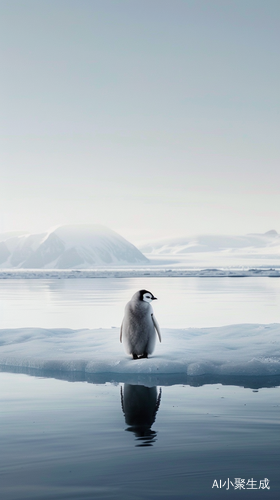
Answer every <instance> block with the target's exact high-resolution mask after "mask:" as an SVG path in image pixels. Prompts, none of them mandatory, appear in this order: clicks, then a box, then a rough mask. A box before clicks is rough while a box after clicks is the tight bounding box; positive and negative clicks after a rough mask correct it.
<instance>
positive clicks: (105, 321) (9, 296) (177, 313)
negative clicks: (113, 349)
mask: <svg viewBox="0 0 280 500" xmlns="http://www.w3.org/2000/svg"><path fill="white" fill-rule="evenodd" d="M141 288H146V289H148V290H150V291H152V293H153V294H154V295H155V296H156V297H158V301H157V302H156V303H154V304H153V308H154V312H155V315H156V317H157V318H158V321H159V323H160V325H161V326H162V327H164V328H188V327H211V326H223V325H228V324H237V323H277V322H279V321H280V313H279V311H280V279H273V278H264V277H262V278H256V277H254V278H145V277H143V278H104V279H98V278H95V279H75V280H74V279H73V280H71V279H63V280H59V279H47V280H36V279H35V280H24V279H23V280H0V313H1V328H23V327H41V328H73V329H79V328H110V327H112V326H115V327H118V326H119V325H120V324H121V321H122V318H123V310H124V306H125V304H126V303H127V302H128V301H129V300H130V298H131V296H132V295H133V293H135V291H137V290H139V289H141Z"/></svg>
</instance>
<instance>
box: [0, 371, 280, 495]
mask: <svg viewBox="0 0 280 500" xmlns="http://www.w3.org/2000/svg"><path fill="white" fill-rule="evenodd" d="M0 384H1V393H0V394H1V401H0V403H1V414H0V419H1V425H0V436H1V437H0V439H1V456H0V481H1V498H2V499H3V500H32V499H36V500H47V499H52V500H62V499H73V500H74V499H75V500H86V499H91V500H92V499H98V500H99V499H100V500H103V499H112V500H113V499H116V500H130V499H131V498H133V499H136V500H160V499H168V500H173V499H174V500H175V499H176V500H178V499H179V500H183V499H186V498H191V499H193V498H194V499H206V498H210V499H214V498H227V497H228V496H229V497H230V498H233V496H234V498H236V496H238V498H239V497H242V498H249V497H250V498H254V499H255V498H260V499H263V498H269V499H275V500H276V498H279V492H280V489H279V486H280V484H279V481H280V478H279V444H280V442H279V441H280V433H279V388H270V389H260V390H252V389H244V388H241V387H235V386H228V387H224V386H222V385H220V384H215V385H204V386H201V387H190V386H188V385H185V386H176V385H175V386H170V387H161V388H160V387H157V388H156V387H154V388H147V387H143V386H132V385H128V384H126V385H124V384H119V385H114V384H105V385H96V384H88V383H82V382H76V383H70V382H65V381H58V380H52V379H44V378H35V377H28V376H26V375H15V374H7V373H1V374H0ZM139 405H140V407H141V408H142V412H141V414H140V416H139ZM235 478H241V479H244V480H246V482H247V481H249V480H251V479H253V480H254V481H255V482H256V483H255V484H256V485H257V487H258V489H256V490H255V491H254V492H253V493H252V491H250V490H249V489H248V488H247V487H246V488H245V489H244V490H242V491H237V490H235V489H234V486H231V484H230V483H229V486H230V487H229V489H228V490H227V485H226V484H225V486H224V487H222V488H221V489H217V488H212V486H213V483H214V481H215V480H216V481H217V482H218V484H219V481H220V480H221V481H222V483H224V482H226V481H227V480H229V481H231V482H232V483H233V484H234V482H235ZM265 478H267V479H268V480H269V486H270V489H259V485H260V481H262V480H264V479H265ZM249 484H250V483H249ZM221 490H222V491H221Z"/></svg>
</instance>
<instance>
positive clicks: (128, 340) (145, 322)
mask: <svg viewBox="0 0 280 500" xmlns="http://www.w3.org/2000/svg"><path fill="white" fill-rule="evenodd" d="M149 309H150V310H149V311H147V313H146V314H140V313H139V314H137V312H136V313H135V312H133V311H132V310H131V309H130V308H129V307H128V308H127V310H126V314H125V317H124V320H123V324H122V335H123V343H124V347H125V349H126V351H127V353H128V354H137V356H141V355H142V354H144V353H145V352H146V353H147V354H151V353H152V352H153V350H154V348H155V343H156V331H155V327H154V323H153V320H152V315H151V314H152V311H151V308H149Z"/></svg>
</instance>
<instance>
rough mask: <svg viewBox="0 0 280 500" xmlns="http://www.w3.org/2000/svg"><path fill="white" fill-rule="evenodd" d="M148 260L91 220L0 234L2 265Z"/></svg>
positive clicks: (65, 265)
mask: <svg viewBox="0 0 280 500" xmlns="http://www.w3.org/2000/svg"><path fill="white" fill-rule="evenodd" d="M148 262H149V261H148V259H147V258H146V257H145V256H144V255H143V254H142V253H141V252H140V251H139V250H138V249H137V248H136V247H135V246H134V245H132V243H130V242H129V241H127V240H125V239H124V238H123V237H122V236H120V235H119V234H117V233H116V232H115V231H112V230H111V229H108V228H106V227H104V226H100V225H95V224H88V225H87V224H80V225H79V224H76V225H75V224H74V225H66V226H60V227H56V228H54V229H52V230H50V231H48V232H45V233H42V234H23V235H17V234H15V235H14V236H11V233H5V234H3V235H0V267H2V268H8V269H9V268H27V269H28V268H30V269H34V268H39V269H43V268H50V269H69V268H70V269H71V268H72V267H75V268H77V269H79V268H81V269H84V268H92V267H96V266H100V265H107V266H111V265H115V266H118V265H127V264H132V263H133V264H138V263H140V264H142V265H143V264H148Z"/></svg>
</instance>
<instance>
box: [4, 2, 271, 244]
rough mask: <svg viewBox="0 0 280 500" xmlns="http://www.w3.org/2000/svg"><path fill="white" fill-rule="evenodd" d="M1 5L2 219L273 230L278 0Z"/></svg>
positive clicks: (168, 230) (42, 226) (12, 223)
mask: <svg viewBox="0 0 280 500" xmlns="http://www.w3.org/2000/svg"><path fill="white" fill-rule="evenodd" d="M0 7H1V12H2V16H1V21H0V28H1V29H0V37H1V38H2V40H1V41H2V43H1V60H2V79H1V90H2V92H1V95H2V96H3V98H2V103H1V110H2V113H1V117H0V145H1V157H0V162H1V163H0V174H1V185H0V210H1V219H0V233H3V232H6V231H21V230H22V231H25V230H26V231H28V232H30V233H32V234H33V233H39V232H40V231H42V232H44V231H47V230H49V229H50V228H52V227H53V226H57V225H65V224H101V225H104V226H107V227H109V228H111V229H113V230H114V231H116V232H117V233H119V234H121V235H122V236H123V237H124V238H127V239H128V240H129V241H131V242H133V243H134V244H137V243H138V242H140V241H149V240H155V239H160V238H164V237H174V238H175V237H180V236H186V235H196V234H216V235H225V234H229V235H246V234H248V233H259V234H261V233H266V232H267V231H270V230H272V229H274V230H276V231H280V227H279V209H280V202H279V184H280V182H279V181H280V169H279V164H280V151H279V116H280V113H279V108H280V95H279V87H280V81H279V80H280V78H279V77H280V68H279V64H278V61H279V56H280V53H279V52H280V32H279V20H280V3H279V2H278V1H277V0H267V1H266V2H264V1H262V0H245V1H244V0H235V1H234V2H232V1H231V0H215V1H213V2H209V1H207V0H197V1H195V2H193V1H191V0H172V1H171V0H153V1H150V0H141V1H139V2H131V1H129V0H117V1H113V0H106V1H104V0H93V1H92V0H48V1H47V2H45V1H41V2H38V1H37V0H13V1H12V2H11V1H7V0H0Z"/></svg>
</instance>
